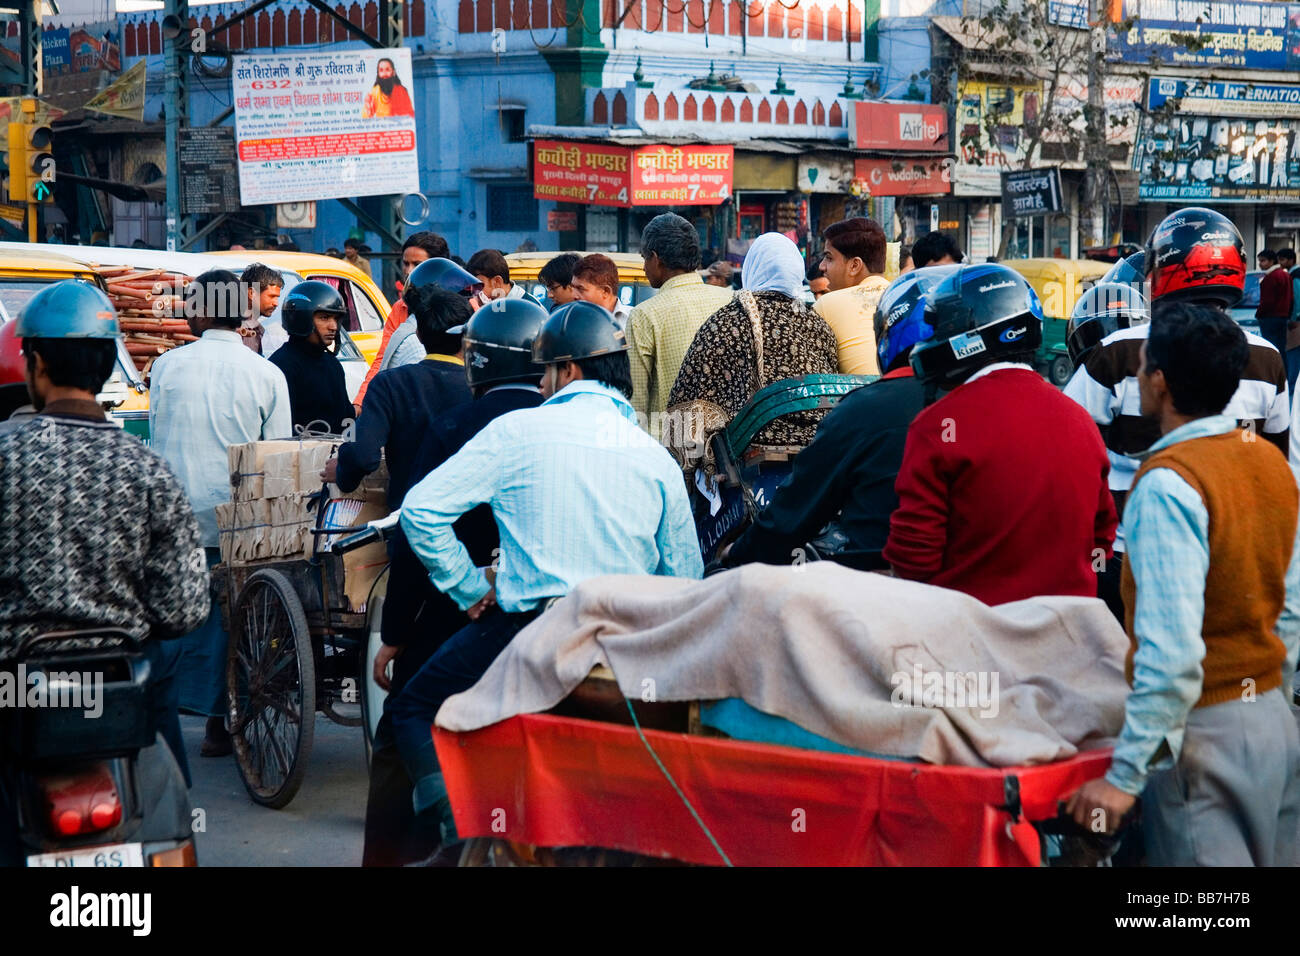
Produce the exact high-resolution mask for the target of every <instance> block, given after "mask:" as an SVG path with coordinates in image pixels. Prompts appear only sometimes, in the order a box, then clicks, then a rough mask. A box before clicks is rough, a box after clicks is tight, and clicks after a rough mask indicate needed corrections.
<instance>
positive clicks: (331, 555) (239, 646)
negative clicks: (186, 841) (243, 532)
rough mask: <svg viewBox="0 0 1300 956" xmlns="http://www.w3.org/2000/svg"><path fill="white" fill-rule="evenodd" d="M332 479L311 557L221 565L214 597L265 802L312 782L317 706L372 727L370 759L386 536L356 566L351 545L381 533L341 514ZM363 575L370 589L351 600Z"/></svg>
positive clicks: (245, 748) (322, 494) (248, 772)
mask: <svg viewBox="0 0 1300 956" xmlns="http://www.w3.org/2000/svg"><path fill="white" fill-rule="evenodd" d="M330 487H331V486H329V485H324V486H323V487H322V488H321V490H320V491H319V492H317V493H316V494H314V495H312V496H311V500H312V503H311V504H310V505H309V507H310V508H311V510H312V513H313V514H314V515H315V521H314V523H313V526H312V529H311V539H312V546H311V555H310V557H305V556H299V557H297V558H273V559H268V560H260V561H250V562H247V563H240V564H233V565H232V564H225V563H223V564H221V565H218V566H217V567H215V568H214V569H213V571H212V576H213V582H214V591H215V594H216V597H215V599H216V600H218V601H219V602H220V606H221V610H222V617H223V620H224V623H225V624H226V629H227V633H228V634H229V638H230V639H229V644H228V646H227V655H226V702H227V704H226V706H227V717H228V720H229V723H230V728H229V729H230V735H231V742H232V744H233V746H234V752H235V759H236V762H237V764H238V766H239V773H240V776H241V777H242V778H243V781H244V786H245V788H246V789H247V790H248V795H249V796H250V797H251V798H252V799H253V801H254V802H256V803H259V804H261V805H262V806H265V807H270V808H272V809H280V808H282V807H285V806H287V805H288V804H289V802H290V801H291V800H293V798H294V795H295V794H296V793H297V792H298V788H299V787H300V786H301V785H302V781H303V777H304V776H305V774H306V770H307V760H308V757H309V756H310V754H311V747H312V739H313V736H314V730H315V720H316V714H317V713H320V714H321V715H323V716H324V717H326V718H328V719H329V720H332V721H334V722H335V723H337V724H341V725H343V726H345V727H364V735H365V746H366V753H367V757H369V753H370V745H371V741H372V738H373V727H374V724H375V719H377V716H378V713H379V708H380V707H382V699H383V697H382V692H380V691H379V690H378V688H376V687H375V686H374V683H373V681H371V680H370V678H369V672H368V667H367V661H368V660H370V659H371V658H372V657H373V656H374V655H373V650H371V649H370V648H371V645H374V644H377V643H378V642H379V640H380V627H379V626H380V622H381V621H382V619H383V601H384V596H385V594H386V591H387V585H388V568H387V557H386V554H385V553H384V552H383V545H382V543H380V544H378V545H376V547H375V548H372V549H371V550H370V551H369V552H367V554H368V558H367V559H366V560H363V561H361V562H360V563H359V564H356V565H351V566H350V564H349V562H346V561H345V555H346V554H347V553H348V552H350V551H356V552H357V553H358V554H361V553H362V552H361V551H359V550H357V549H360V548H364V547H365V546H366V545H374V544H375V542H376V541H377V540H378V539H377V536H375V535H373V534H370V533H365V534H357V533H356V532H363V531H364V526H354V525H352V524H346V525H343V524H340V523H339V521H338V512H339V509H338V508H337V506H338V504H339V503H340V501H342V500H346V499H331V498H330ZM349 575H363V576H364V578H365V579H366V580H365V582H364V583H365V589H364V592H363V593H365V594H366V599H365V601H364V604H362V605H361V607H360V608H356V607H355V606H354V604H353V603H352V602H351V601H350V600H349V599H348V597H347V595H348V592H349V590H351V591H353V592H356V591H357V586H356V585H357V582H356V581H355V580H349Z"/></svg>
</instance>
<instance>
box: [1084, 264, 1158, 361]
mask: <svg viewBox="0 0 1300 956" xmlns="http://www.w3.org/2000/svg"><path fill="white" fill-rule="evenodd" d="M1150 321H1151V313H1150V311H1149V310H1148V309H1147V300H1146V299H1145V298H1144V297H1143V295H1142V293H1141V292H1139V291H1138V290H1137V288H1136V287H1135V286H1134V285H1133V284H1131V283H1119V282H1102V283H1099V284H1097V285H1095V286H1093V287H1092V288H1091V289H1089V290H1088V291H1087V292H1085V293H1084V294H1083V295H1081V296H1079V301H1078V302H1076V303H1075V304H1074V312H1072V313H1071V314H1070V321H1069V324H1068V325H1066V329H1065V347H1066V348H1067V349H1069V351H1070V361H1072V362H1073V363H1074V366H1075V368H1078V367H1079V366H1080V365H1082V364H1083V363H1084V362H1086V361H1087V360H1088V355H1089V354H1090V353H1091V352H1092V350H1093V349H1094V348H1096V347H1097V345H1098V344H1099V343H1100V342H1101V340H1102V339H1104V338H1105V337H1106V336H1108V335H1110V334H1111V333H1112V332H1115V331H1118V330H1119V329H1127V328H1131V327H1132V326H1135V325H1142V324H1143V323H1145V322H1150Z"/></svg>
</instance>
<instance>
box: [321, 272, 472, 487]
mask: <svg viewBox="0 0 1300 956" xmlns="http://www.w3.org/2000/svg"><path fill="white" fill-rule="evenodd" d="M403 301H404V302H405V303H406V306H407V308H408V309H409V310H410V313H411V315H412V316H414V318H415V323H416V333H415V334H416V337H417V338H418V339H419V341H420V345H421V347H422V348H423V349H424V352H425V357H424V359H423V360H422V361H420V362H416V363H415V364H414V365H402V366H398V367H397V368H390V369H388V370H387V371H384V372H380V373H379V374H378V375H376V376H375V377H374V379H373V380H372V381H371V383H370V388H369V390H368V392H367V398H366V404H365V408H364V410H363V411H362V413H361V417H360V418H359V419H357V428H356V438H355V440H354V441H350V442H345V443H344V444H343V445H340V446H339V454H338V458H337V460H336V461H332V462H330V464H329V466H327V468H326V472H325V478H326V480H329V481H337V482H338V486H339V487H340V488H341V489H343V490H344V491H351V490H352V489H354V488H356V487H357V486H358V485H359V484H361V479H362V478H364V477H365V476H366V475H368V474H370V473H371V472H372V471H374V470H375V469H376V468H378V467H379V462H380V460H381V457H382V458H384V459H386V460H387V462H388V507H389V510H390V511H396V510H397V509H398V508H399V507H401V504H402V497H403V496H404V495H405V494H406V489H408V488H409V487H411V485H412V484H413V483H414V480H415V479H414V478H412V474H411V469H412V466H413V465H414V462H415V456H416V452H417V451H418V450H419V448H420V444H421V442H422V441H424V437H425V435H426V433H427V432H428V431H429V429H430V428H432V427H433V425H434V423H435V422H437V421H438V420H439V419H440V418H441V417H442V416H443V415H445V414H446V413H447V412H448V411H450V410H451V409H452V408H455V407H456V406H457V405H462V404H464V403H466V402H468V401H469V400H470V392H469V387H468V386H467V385H466V384H465V360H464V356H463V355H462V349H461V342H460V338H461V337H460V330H461V329H463V328H464V325H465V323H466V322H468V321H469V317H470V315H471V310H470V307H469V302H468V301H467V300H466V299H465V297H464V296H462V295H459V294H457V293H455V292H450V291H448V290H446V289H444V288H441V287H440V286H437V285H433V284H425V285H411V286H409V287H408V288H407V290H406V292H405V293H403ZM453 329H455V331H452V330H453ZM336 466H337V468H336Z"/></svg>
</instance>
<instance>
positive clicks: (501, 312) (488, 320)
mask: <svg viewBox="0 0 1300 956" xmlns="http://www.w3.org/2000/svg"><path fill="white" fill-rule="evenodd" d="M546 319H547V314H546V310H545V309H543V308H542V307H541V306H540V305H537V304H536V303H534V302H529V301H527V300H526V299H497V300H496V301H495V302H493V303H492V304H491V305H487V306H484V307H483V308H481V309H479V310H478V311H477V312H475V313H474V314H473V315H472V316H471V317H470V320H469V321H468V322H467V323H465V338H464V342H465V381H466V382H467V383H468V384H469V387H470V388H471V389H473V388H479V387H480V386H483V385H500V384H502V383H504V382H523V383H527V384H529V385H536V384H537V383H538V382H539V381H540V380H541V377H542V373H543V369H542V366H540V365H538V364H537V363H535V362H534V361H533V340H534V339H536V338H537V333H538V332H540V331H541V329H542V325H543V324H545V322H546Z"/></svg>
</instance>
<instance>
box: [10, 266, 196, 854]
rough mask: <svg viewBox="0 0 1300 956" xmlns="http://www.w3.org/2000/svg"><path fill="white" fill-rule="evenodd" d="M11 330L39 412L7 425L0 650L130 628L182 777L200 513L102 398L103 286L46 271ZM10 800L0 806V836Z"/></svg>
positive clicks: (107, 366)
mask: <svg viewBox="0 0 1300 956" xmlns="http://www.w3.org/2000/svg"><path fill="white" fill-rule="evenodd" d="M16 333H17V335H18V337H20V338H21V339H22V343H23V355H24V359H25V361H26V374H27V387H28V390H29V392H30V393H31V398H32V403H33V405H34V406H35V408H36V410H37V414H36V415H35V416H34V417H33V418H31V419H30V420H29V421H28V422H27V423H26V424H24V425H23V426H21V427H19V428H17V429H14V430H12V431H9V432H7V433H5V434H3V435H0V659H3V658H6V657H9V656H11V655H12V654H14V653H15V652H16V651H17V649H18V648H19V646H20V645H21V644H22V643H23V642H25V641H27V640H29V639H30V638H32V637H35V636H36V635H38V634H43V633H47V632H53V631H67V630H77V629H90V628H116V629H121V630H122V631H125V632H126V633H127V634H129V635H130V636H131V637H132V638H133V639H134V640H135V641H136V642H138V643H139V645H140V647H141V649H142V650H143V651H144V652H145V654H146V656H147V658H148V659H149V663H150V670H151V674H152V676H151V681H150V683H151V694H152V700H151V712H152V713H151V716H152V719H153V721H154V723H155V726H156V727H157V729H158V730H159V732H160V733H161V734H162V736H163V738H164V740H166V742H167V744H168V745H169V747H170V749H171V751H172V754H173V755H174V757H175V759H176V762H177V763H178V764H179V766H180V769H181V771H182V772H183V773H184V776H185V780H186V782H187V783H188V781H189V769H188V765H187V763H186V760H185V753H184V749H183V747H182V746H181V735H180V724H179V721H178V719H177V716H176V696H177V688H176V687H175V685H174V683H173V680H172V675H173V674H174V671H175V666H176V660H177V657H178V654H179V650H180V648H179V646H178V644H177V643H176V642H174V641H169V640H166V639H168V638H176V637H180V636H181V635H183V634H186V633H188V632H189V631H191V630H193V629H194V628H195V627H197V626H198V625H199V624H201V623H202V622H203V620H204V618H206V617H207V614H208V606H209V604H208V575H207V569H206V567H205V565H204V561H203V550H202V548H201V547H200V546H199V529H198V524H197V523H196V521H195V519H194V513H193V511H192V510H191V508H190V504H189V501H188V499H187V498H186V496H185V491H184V489H182V488H181V486H180V483H179V482H178V481H177V480H176V478H175V476H173V475H172V473H171V470H170V469H169V468H168V467H167V465H166V463H165V462H163V460H162V459H161V458H159V457H158V456H157V455H156V454H155V453H154V452H152V451H150V450H149V449H148V448H146V447H145V446H144V445H143V444H141V443H140V442H139V441H138V440H137V439H135V438H134V437H133V436H131V435H128V434H126V433H125V432H124V431H123V430H122V429H121V428H119V427H118V426H117V425H116V424H114V423H113V422H111V421H109V420H108V419H107V418H106V416H105V415H104V410H103V409H102V408H101V407H100V406H99V405H98V404H97V403H96V402H95V396H96V394H98V393H99V391H100V390H101V388H102V387H103V384H104V382H105V381H106V380H107V379H108V377H109V376H110V375H111V374H112V371H113V364H114V361H115V358H116V348H117V342H116V340H117V338H118V335H119V331H118V325H117V317H116V314H115V312H114V310H113V306H112V303H110V302H109V300H108V298H107V296H105V295H104V294H103V293H102V292H100V291H99V290H98V289H96V288H95V287H94V286H92V285H90V284H88V283H84V282H81V281H78V280H67V281H65V282H60V283H57V284H55V285H52V286H50V287H48V288H46V289H43V290H41V291H40V292H38V293H37V294H36V295H35V296H33V298H32V300H31V301H30V302H29V303H28V304H27V307H26V308H25V309H24V310H23V312H22V314H21V315H20V316H19V318H18V320H17V329H16ZM4 802H6V801H4V800H0V803H4ZM11 814H12V809H11V808H10V809H9V810H8V811H0V816H3V817H4V819H0V844H2V843H4V842H6V841H5V836H6V835H10V836H12V833H13V829H12V827H13V817H12V815H11ZM0 852H2V850H0Z"/></svg>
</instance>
